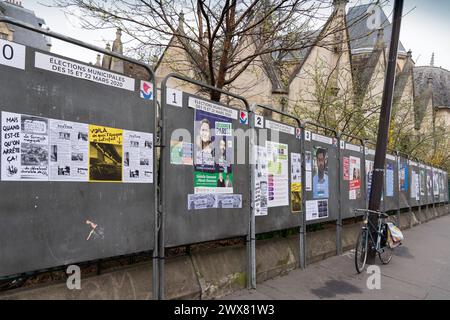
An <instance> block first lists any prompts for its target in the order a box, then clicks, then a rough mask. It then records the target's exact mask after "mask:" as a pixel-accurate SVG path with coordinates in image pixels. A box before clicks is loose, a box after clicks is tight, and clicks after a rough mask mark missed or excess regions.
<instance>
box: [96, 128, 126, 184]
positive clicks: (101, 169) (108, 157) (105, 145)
mask: <svg viewBox="0 0 450 320" xmlns="http://www.w3.org/2000/svg"><path fill="white" fill-rule="evenodd" d="M122 154H123V130H122V129H115V128H109V127H103V126H95V125H89V181H94V182H95V181H100V182H121V181H122V163H123V162H122Z"/></svg>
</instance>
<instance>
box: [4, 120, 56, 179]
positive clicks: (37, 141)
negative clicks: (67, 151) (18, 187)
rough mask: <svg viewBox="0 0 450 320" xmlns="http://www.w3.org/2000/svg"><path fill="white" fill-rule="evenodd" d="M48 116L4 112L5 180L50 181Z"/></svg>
mask: <svg viewBox="0 0 450 320" xmlns="http://www.w3.org/2000/svg"><path fill="white" fill-rule="evenodd" d="M48 131H49V130H48V119H45V118H40V117H33V116H27V115H21V114H16V113H8V112H2V138H3V139H2V180H5V181H19V180H22V181H48V178H49V164H48V162H49V155H48V152H49V150H48V147H49V138H48V133H49V132H48Z"/></svg>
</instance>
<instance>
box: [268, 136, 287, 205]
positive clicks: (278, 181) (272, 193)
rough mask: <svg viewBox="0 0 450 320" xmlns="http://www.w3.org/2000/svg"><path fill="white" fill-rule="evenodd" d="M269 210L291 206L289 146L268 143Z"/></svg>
mask: <svg viewBox="0 0 450 320" xmlns="http://www.w3.org/2000/svg"><path fill="white" fill-rule="evenodd" d="M266 148H267V165H268V183H269V188H268V189H269V202H268V203H269V208H274V207H283V206H288V205H289V164H288V162H289V160H288V145H287V144H282V143H276V142H271V141H266Z"/></svg>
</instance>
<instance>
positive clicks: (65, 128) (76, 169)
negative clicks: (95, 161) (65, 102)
mask: <svg viewBox="0 0 450 320" xmlns="http://www.w3.org/2000/svg"><path fill="white" fill-rule="evenodd" d="M88 137H89V126H88V125H87V124H82V123H76V122H69V121H62V120H50V180H52V181H85V182H87V181H89V174H88V173H89V159H88V158H89V141H88Z"/></svg>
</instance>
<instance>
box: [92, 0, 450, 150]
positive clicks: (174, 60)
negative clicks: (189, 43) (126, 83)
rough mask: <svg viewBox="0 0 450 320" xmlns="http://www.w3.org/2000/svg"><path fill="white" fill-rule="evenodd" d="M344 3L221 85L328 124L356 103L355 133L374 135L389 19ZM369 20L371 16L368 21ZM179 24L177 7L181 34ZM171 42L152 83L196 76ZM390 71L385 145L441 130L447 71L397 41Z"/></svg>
mask: <svg viewBox="0 0 450 320" xmlns="http://www.w3.org/2000/svg"><path fill="white" fill-rule="evenodd" d="M347 3H348V1H347V0H334V1H333V10H332V12H331V14H330V17H329V19H328V20H327V22H326V23H325V24H324V26H323V27H322V28H321V29H320V30H316V31H312V32H308V33H305V34H301V35H298V41H299V42H301V43H302V44H303V45H304V49H302V50H297V51H289V52H282V51H281V50H280V51H276V52H275V53H272V54H267V55H263V56H260V57H258V58H257V59H255V60H254V61H253V62H252V63H251V64H250V65H249V66H248V68H247V69H246V70H245V71H244V72H243V73H242V74H241V75H240V76H239V77H238V78H237V79H236V80H235V81H234V82H233V84H232V85H230V86H228V87H227V88H226V89H229V90H231V91H233V92H235V93H237V94H240V95H242V96H244V97H245V98H246V99H247V100H248V101H249V102H250V103H259V104H265V105H271V106H273V107H275V108H278V109H279V110H282V111H285V112H289V113H293V114H296V115H297V116H299V117H300V118H302V119H309V120H314V121H322V119H321V118H320V115H321V114H323V113H328V118H327V119H330V118H331V119H333V117H334V119H335V120H336V123H334V124H333V123H330V124H327V125H330V126H335V127H339V123H338V122H339V121H341V119H342V118H339V113H340V112H341V111H340V110H341V109H342V110H347V112H350V113H352V112H354V111H358V110H363V111H362V113H363V114H362V115H361V123H362V124H363V126H364V127H365V131H360V132H358V133H359V134H363V135H365V136H369V137H370V136H371V137H374V136H376V129H377V128H376V126H374V127H370V126H368V125H367V126H365V125H364V121H366V120H367V119H369V120H370V119H372V120H374V121H372V123H376V121H377V120H378V115H379V109H380V105H381V99H382V93H383V85H384V75H385V72H386V68H387V59H388V48H389V44H390V40H391V31H392V25H391V23H390V21H389V19H388V17H387V16H386V14H385V13H384V12H383V10H381V9H379V10H377V9H374V7H372V6H370V5H359V6H355V7H351V8H348V10H347V8H346V7H347ZM374 19H375V21H378V22H377V23H373V20H374ZM184 27H185V21H184V16H183V15H182V14H181V15H180V20H179V25H178V32H179V33H180V34H183V32H184ZM120 36H121V33H120V31H118V33H117V35H116V40H115V41H114V44H113V48H112V50H113V51H114V52H119V53H122V52H123V46H122V44H121V39H120ZM181 39H182V38H181ZM177 41H183V40H179V38H177V37H173V38H172V40H171V41H170V43H169V44H168V46H167V47H166V48H165V50H164V52H163V54H162V55H161V57H160V59H159V61H158V63H157V64H156V65H155V66H154V67H155V71H156V75H157V80H158V82H160V81H161V80H162V78H164V77H165V76H166V75H167V74H169V73H171V72H178V73H181V74H184V75H186V76H188V77H191V78H198V75H197V74H196V69H195V67H193V65H195V64H194V63H193V61H192V59H196V53H195V52H194V51H192V52H189V54H187V53H186V52H185V50H184V49H183V48H182V46H181V45H180V44H179V43H177ZM246 41H249V42H248V43H246V44H245V45H248V44H250V46H248V48H249V49H247V50H250V51H251V50H252V48H251V41H252V39H251V38H248V39H247V40H246ZM107 48H110V46H109V45H108V46H107ZM242 54H244V55H245V54H246V52H243V53H242ZM247 54H248V52H247ZM197 58H199V57H197ZM97 63H98V64H99V65H102V66H103V67H104V68H107V69H111V70H115V71H117V72H123V73H125V74H128V75H133V74H136V70H132V69H130V68H127V63H125V64H124V65H121V64H118V63H117V62H114V59H111V58H110V57H103V61H100V57H99V58H98V62H97ZM122 70H123V71H122ZM396 71H397V76H396V82H395V90H394V104H393V113H392V125H391V133H392V134H391V136H396V137H400V138H398V139H400V140H398V141H391V143H392V145H395V146H399V145H405V146H406V145H408V144H409V143H411V142H412V141H415V140H417V139H420V137H421V136H423V135H424V134H429V133H430V132H434V131H433V130H434V128H435V127H436V123H437V122H438V123H439V124H440V126H441V127H442V126H443V127H445V128H447V130H448V128H449V127H450V107H449V105H450V98H449V96H450V80H449V79H450V72H449V71H447V70H444V69H442V68H437V67H435V66H433V65H431V66H426V67H416V66H415V62H414V61H413V59H412V52H411V51H407V50H406V49H405V47H404V45H403V44H402V43H400V45H399V53H398V57H397V70H396ZM141 77H142V74H141ZM169 86H177V87H178V88H179V89H180V90H186V91H192V90H195V88H193V87H192V86H191V85H189V84H186V83H183V84H180V83H175V81H171V82H169ZM325 95H327V98H324V96H325ZM338 106H340V107H338ZM322 108H323V109H322ZM339 108H341V109H339ZM305 110H306V111H307V113H305ZM357 122H358V121H357ZM340 129H341V128H340ZM346 129H349V128H347V127H344V130H346Z"/></svg>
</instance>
